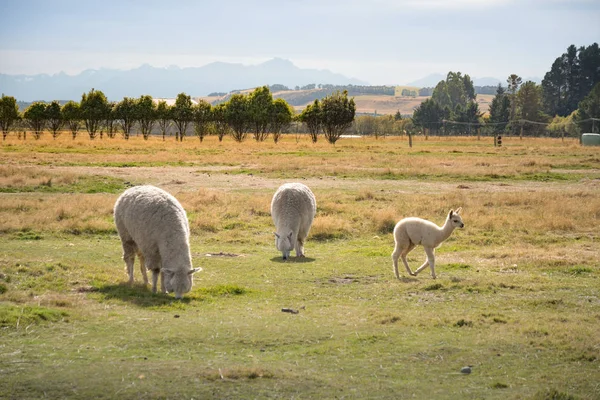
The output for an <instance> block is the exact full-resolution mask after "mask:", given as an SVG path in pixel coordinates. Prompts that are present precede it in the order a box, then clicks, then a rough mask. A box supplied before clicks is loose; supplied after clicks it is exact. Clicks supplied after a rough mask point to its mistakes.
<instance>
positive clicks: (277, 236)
mask: <svg viewBox="0 0 600 400" xmlns="http://www.w3.org/2000/svg"><path fill="white" fill-rule="evenodd" d="M273 235H275V237H276V238H277V239H279V238H281V236H279V235H278V234H277V232H273Z"/></svg>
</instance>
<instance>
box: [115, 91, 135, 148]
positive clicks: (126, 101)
mask: <svg viewBox="0 0 600 400" xmlns="http://www.w3.org/2000/svg"><path fill="white" fill-rule="evenodd" d="M114 117H115V120H116V121H117V123H118V124H119V125H120V126H121V130H122V135H123V138H124V139H125V140H129V136H130V135H131V129H132V128H133V125H134V124H135V121H136V118H137V104H136V100H135V99H131V98H129V97H123V100H121V101H120V102H118V103H117V105H116V106H115V108H114Z"/></svg>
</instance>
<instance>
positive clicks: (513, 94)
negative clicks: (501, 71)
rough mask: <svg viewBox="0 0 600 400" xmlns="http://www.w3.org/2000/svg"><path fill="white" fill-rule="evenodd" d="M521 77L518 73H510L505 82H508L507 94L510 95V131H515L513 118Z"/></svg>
mask: <svg viewBox="0 0 600 400" xmlns="http://www.w3.org/2000/svg"><path fill="white" fill-rule="evenodd" d="M522 82H523V79H521V77H520V76H519V75H516V74H511V75H509V77H508V79H507V80H506V83H507V84H508V94H509V96H510V126H511V128H512V133H513V135H514V133H515V127H516V125H515V119H516V118H517V91H518V90H519V86H521V83H522Z"/></svg>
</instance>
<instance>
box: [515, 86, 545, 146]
mask: <svg viewBox="0 0 600 400" xmlns="http://www.w3.org/2000/svg"><path fill="white" fill-rule="evenodd" d="M517 107H518V111H519V112H518V114H519V117H520V119H521V133H525V134H528V135H535V134H539V133H540V132H541V131H543V128H544V126H543V125H542V124H543V123H545V122H547V121H548V116H547V115H545V114H544V113H543V111H542V90H541V86H538V85H537V84H536V83H535V82H532V81H527V82H525V83H524V84H523V85H522V86H521V88H520V89H519V91H518V93H517ZM528 121H531V122H528ZM536 123H537V124H536Z"/></svg>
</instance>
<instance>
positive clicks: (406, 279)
mask: <svg viewBox="0 0 600 400" xmlns="http://www.w3.org/2000/svg"><path fill="white" fill-rule="evenodd" d="M397 281H399V282H402V283H415V282H419V279H418V278H414V277H409V276H401V277H400V279H397Z"/></svg>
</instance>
